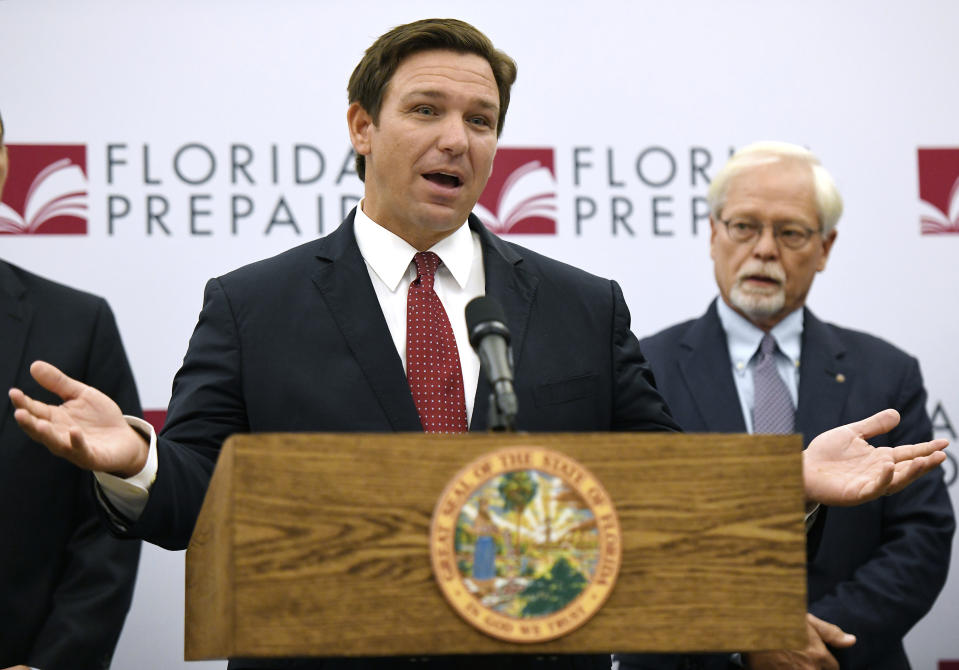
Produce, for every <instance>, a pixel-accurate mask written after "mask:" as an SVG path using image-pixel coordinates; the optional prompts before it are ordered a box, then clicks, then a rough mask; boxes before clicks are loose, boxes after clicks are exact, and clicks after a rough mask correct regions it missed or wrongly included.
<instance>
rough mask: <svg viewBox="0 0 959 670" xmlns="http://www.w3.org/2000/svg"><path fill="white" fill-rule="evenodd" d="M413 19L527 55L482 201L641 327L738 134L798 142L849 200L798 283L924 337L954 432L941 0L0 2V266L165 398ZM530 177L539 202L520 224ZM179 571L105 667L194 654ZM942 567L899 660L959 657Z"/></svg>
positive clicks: (947, 59) (694, 309) (330, 161)
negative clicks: (207, 316) (117, 339)
mask: <svg viewBox="0 0 959 670" xmlns="http://www.w3.org/2000/svg"><path fill="white" fill-rule="evenodd" d="M428 16H454V17H457V18H462V19H465V20H467V21H470V22H472V23H474V24H475V25H476V26H478V27H479V28H480V29H481V30H483V31H485V32H486V33H487V34H488V35H489V36H490V37H491V38H492V39H493V41H494V43H495V44H497V46H499V47H500V48H502V49H504V50H505V51H506V52H507V53H509V54H510V55H512V56H513V57H514V58H515V59H516V60H517V62H518V64H519V79H518V81H517V83H516V86H515V88H514V90H513V102H512V104H511V107H510V110H509V116H508V118H507V122H506V126H505V132H504V133H503V135H502V138H501V141H500V152H499V155H498V156H497V166H496V171H495V174H494V179H493V181H491V184H490V187H489V188H488V189H487V192H486V194H484V197H483V199H482V200H481V204H482V205H484V206H485V208H486V209H487V210H489V215H490V219H491V220H492V221H495V225H497V226H499V227H500V228H501V229H503V230H506V232H505V233H504V234H505V235H507V236H509V239H511V240H514V241H516V242H518V243H520V244H523V245H526V246H529V247H532V248H534V249H536V250H538V251H541V252H543V253H545V254H547V255H551V256H554V257H557V258H560V259H563V260H565V261H568V262H570V263H572V264H575V265H578V266H581V267H583V268H585V269H587V270H589V271H591V272H594V273H596V274H599V275H602V276H606V277H612V278H615V279H617V280H618V281H619V282H620V283H621V284H622V286H623V289H624V291H625V293H626V297H627V300H628V301H629V306H630V309H631V311H632V314H633V328H634V330H635V332H636V333H637V334H638V335H645V334H650V333H653V332H655V331H657V330H659V329H661V328H663V327H664V326H666V325H669V324H671V323H674V322H676V321H678V320H681V319H686V318H689V317H691V316H695V315H698V314H700V313H701V312H702V311H703V310H704V309H705V308H706V305H707V303H708V302H709V300H710V299H711V298H712V297H713V296H714V295H715V293H716V291H715V284H714V281H713V277H712V267H711V262H710V259H709V255H708V229H709V227H708V220H707V213H706V206H705V202H704V195H705V192H706V189H707V186H708V181H709V178H710V177H711V176H712V175H713V174H714V173H715V170H716V169H717V167H718V166H719V165H720V164H721V163H722V162H723V160H724V158H725V157H726V156H728V154H729V152H730V151H731V150H732V149H733V148H734V147H737V146H742V145H743V144H746V143H748V142H750V141H753V140H757V139H782V140H788V141H792V142H796V143H800V144H804V145H806V146H808V147H810V148H811V149H813V151H815V152H816V153H817V154H818V155H819V156H820V157H821V158H822V160H823V162H824V163H825V165H826V166H827V167H828V168H829V169H830V170H831V171H832V173H833V174H834V175H835V177H836V180H837V182H838V183H839V186H840V189H841V190H842V193H843V196H844V198H845V200H846V213H845V215H844V217H843V219H842V220H841V221H840V223H839V227H838V230H839V237H838V241H837V244H836V246H835V248H834V251H833V255H832V258H831V259H830V263H829V267H828V268H827V270H826V271H825V272H824V273H823V274H821V275H820V276H819V277H818V278H817V279H816V283H815V286H814V289H813V291H812V293H811V295H810V299H809V304H810V306H811V307H812V308H813V309H814V310H815V311H816V312H817V313H818V315H819V316H820V317H822V318H825V319H826V320H830V321H835V322H838V323H841V324H843V325H846V326H849V327H853V328H857V329H861V330H866V331H869V332H872V333H875V334H877V335H880V336H882V337H884V338H886V339H888V340H890V341H892V342H894V343H896V344H897V345H899V346H900V347H901V348H903V349H905V350H907V351H909V352H911V353H912V354H914V355H916V356H918V357H919V359H920V361H921V363H922V365H923V371H924V374H925V379H926V385H927V389H928V391H929V411H930V413H931V414H932V415H933V420H934V423H935V426H936V431H937V434H938V435H939V436H943V437H950V438H953V439H956V438H957V434H956V433H957V431H959V359H957V356H956V354H955V352H956V346H957V342H959V300H957V298H956V287H957V286H959V264H957V258H959V193H957V190H959V189H957V185H959V181H957V179H959V122H957V119H959V87H957V86H956V85H955V83H956V67H957V64H959V40H957V36H956V35H957V33H956V30H957V27H959V3H954V2H946V1H933V0H911V1H909V2H906V1H901V2H900V1H894V2H884V3H872V2H865V1H855V2H853V1H849V2H835V1H828V0H813V1H806V2H798V1H796V2H791V1H790V2H776V3H765V2H758V0H757V1H756V2H746V1H739V2H722V3H718V2H710V1H708V0H699V1H688V2H669V3H667V2H640V1H637V2H611V1H606V0H597V1H595V2H589V3H569V4H566V3H562V2H556V1H555V0H553V1H552V2H500V1H492V2H485V3H475V2H468V3H467V2H457V1H447V2H442V3H441V2H433V1H426V0H424V1H422V2H412V1H410V2H403V3H400V2H392V1H391V2H381V1H379V0H368V1H367V2H366V3H362V4H356V3H355V2H353V3H347V2H313V1H306V0H286V1H283V2H270V3H268V2H253V1H252V0H250V1H243V0H232V1H227V0H206V1H205V2H190V1H187V0H167V1H166V2H163V3H138V2H128V1H126V0H115V1H108V0H87V1H86V2H69V1H67V0H63V1H61V2H55V1H49V0H29V1H28V0H0V35H2V39H0V111H2V114H3V118H4V121H5V125H6V128H7V142H8V144H10V145H12V146H11V147H10V150H11V179H10V183H9V185H8V193H7V194H5V197H4V199H5V201H6V202H7V204H8V205H9V206H10V207H11V208H12V209H14V210H15V211H16V212H17V213H18V215H19V216H16V217H10V218H11V219H12V223H11V222H8V224H7V225H8V228H9V229H11V230H13V231H14V232H15V233H24V234H10V235H2V236H0V257H3V258H5V259H7V260H9V261H10V262H13V263H16V264H18V265H22V266H23V267H25V268H27V269H30V270H32V271H34V272H37V273H39V274H42V275H45V276H48V277H50V278H52V279H56V280H59V281H62V282H64V283H67V284H70V285H73V286H76V287H78V288H82V289H85V290H88V291H91V292H94V293H97V294H100V295H103V296H105V297H106V298H107V299H108V300H109V302H110V304H111V305H112V307H113V309H114V311H115V312H116V315H117V318H118V321H119V324H120V329H121V332H122V335H123V339H124V342H125V344H126V348H127V352H128V355H129V357H130V360H131V362H132V365H133V369H134V372H135V374H136V380H137V384H138V386H139V390H140V395H141V398H142V400H143V405H144V407H145V408H147V409H151V410H157V411H162V410H163V409H164V408H165V407H166V404H167V401H168V399H169V392H170V382H171V380H172V377H173V374H174V372H175V371H176V369H177V367H178V366H179V363H180V360H181V358H182V356H183V353H184V351H185V348H186V344H187V340H188V339H189V336H190V333H191V332H192V329H193V326H194V323H195V321H196V317H197V314H198V312H199V309H200V304H201V294H202V288H203V285H204V282H205V281H206V279H208V278H209V277H211V276H215V275H218V274H221V273H223V272H226V271H228V270H230V269H232V268H235V267H237V266H239V265H242V264H245V263H248V262H250V261H253V260H256V259H260V258H263V257H266V256H269V255H272V254H275V253H277V252H279V251H282V250H284V249H286V248H288V247H291V246H293V245H296V244H300V243H302V242H305V241H307V240H309V239H311V238H314V237H316V236H318V235H322V234H325V233H328V232H329V231H331V230H333V229H334V228H335V227H336V226H337V225H338V223H339V221H340V219H341V217H342V216H343V214H344V213H345V212H346V211H348V210H349V209H350V208H351V207H352V206H353V204H354V203H355V202H356V200H357V199H358V198H359V196H360V195H361V194H362V185H361V182H360V181H359V179H357V177H356V175H355V173H354V172H353V168H352V160H351V158H352V156H351V152H350V145H349V142H348V137H347V132H346V121H345V111H346V82H347V79H348V77H349V75H350V72H351V71H352V69H353V67H354V65H355V64H356V62H357V61H358V60H359V58H360V56H361V55H362V52H363V50H364V49H365V48H366V47H367V46H368V45H369V44H370V43H371V42H372V40H373V39H375V37H376V36H378V35H380V34H381V33H383V32H384V31H385V30H387V29H389V28H390V27H392V26H394V25H397V24H399V23H405V22H408V21H410V20H414V19H417V18H424V17H428ZM39 145H45V146H39ZM926 150H935V151H926ZM62 159H68V161H69V162H67V163H57V161H60V160H62ZM534 160H537V161H540V163H541V165H542V169H540V170H537V171H533V172H530V173H529V174H528V175H526V176H525V177H524V178H523V179H520V180H511V183H513V185H512V187H511V189H506V188H504V186H503V184H504V181H505V177H506V176H507V175H508V174H509V173H510V172H511V171H512V170H514V169H515V168H517V167H519V166H521V165H524V164H527V163H529V162H530V161H534ZM51 165H59V166H60V167H61V168H62V169H56V168H52V169H51V170H49V171H48V173H47V174H46V175H44V176H43V177H42V178H40V179H38V180H37V182H36V184H35V188H33V189H32V190H30V188H29V187H30V186H31V185H32V184H33V182H34V179H35V178H36V177H37V176H38V175H39V173H40V171H41V170H42V169H43V168H45V167H47V166H51ZM71 165H75V166H79V168H73V167H70V166H71ZM28 175H29V176H28ZM28 190H29V191H30V193H29V197H28ZM504 191H505V192H504ZM71 192H81V193H85V194H86V195H85V196H80V197H77V198H67V199H66V200H65V201H64V200H60V201H58V203H59V205H61V206H64V207H66V209H65V210H63V209H61V210H59V212H60V213H61V214H63V213H64V212H66V213H70V212H71V211H72V212H73V213H74V214H77V215H78V216H77V217H73V218H66V219H64V218H63V217H62V216H61V217H59V218H57V217H53V218H51V207H50V205H51V203H52V202H53V201H54V199H55V198H56V197H57V196H59V195H63V194H65V193H71ZM540 193H554V194H555V195H554V196H553V197H552V198H551V200H550V201H549V202H550V203H551V204H552V205H553V206H554V209H553V210H552V213H550V212H547V216H545V217H541V218H538V219H536V218H533V219H530V218H529V216H528V212H525V211H524V210H523V207H522V206H521V201H522V200H523V198H525V197H526V196H528V195H536V194H540ZM84 206H86V209H84ZM957 441H959V440H957ZM954 450H955V449H954ZM955 464H956V459H955V457H954V456H953V457H951V460H950V462H949V464H948V467H947V473H946V474H947V477H948V478H949V480H950V481H952V482H953V485H952V486H951V492H952V495H953V498H954V499H956V498H959V495H957V494H959V487H957V486H956V485H955V480H956V465H955ZM954 504H955V502H954ZM954 553H955V552H954ZM182 563H183V555H182V553H168V552H165V551H163V550H159V549H156V548H154V547H149V546H148V547H147V548H146V550H145V553H144V556H143V562H142V567H141V571H140V576H139V582H138V584H137V591H136V596H135V600H134V603H133V609H132V611H131V613H130V617H129V619H128V622H127V627H126V629H125V631H124V634H123V636H122V638H121V641H120V646H119V649H118V652H117V657H116V661H115V667H117V668H123V669H125V668H138V669H151V668H153V669H156V670H161V669H162V670H170V669H171V668H178V667H187V665H186V664H185V663H184V662H183V661H182V655H183V654H182V649H183V647H182V641H183V630H182V628H183V615H182V612H183V600H182V599H183V596H182V591H183V567H182ZM957 563H959V561H957V560H956V559H955V558H954V559H953V565H952V568H953V571H952V572H953V574H952V576H951V579H950V581H949V583H948V584H947V585H946V588H945V590H944V592H943V593H942V595H941V596H940V598H939V600H938V602H937V603H936V605H935V607H934V608H933V610H932V612H931V613H930V614H929V615H928V616H927V617H926V618H925V619H924V620H923V621H922V622H920V623H919V624H918V625H917V626H916V628H915V629H914V630H913V632H912V633H910V635H909V636H908V638H907V648H908V651H909V653H910V656H911V658H912V660H913V663H914V667H916V668H922V669H927V670H933V669H934V668H936V666H937V663H938V661H939V660H940V659H959V642H957V637H956V632H957V623H956V622H957V621H959V565H957ZM224 665H225V664H224V663H222V662H209V663H203V664H199V665H198V664H190V666H189V667H202V666H206V667H211V668H216V667H220V668H222V667H224Z"/></svg>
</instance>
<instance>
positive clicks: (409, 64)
mask: <svg viewBox="0 0 959 670" xmlns="http://www.w3.org/2000/svg"><path fill="white" fill-rule="evenodd" d="M515 77H516V66H515V64H514V63H513V61H512V59H510V58H509V57H508V56H506V54H504V53H502V52H500V51H498V50H496V49H495V48H494V47H493V45H492V44H491V43H490V41H489V39H488V38H487V37H486V36H485V35H483V34H482V33H480V32H479V31H477V30H476V29H475V28H473V27H472V26H470V25H468V24H465V23H463V22H461V21H455V20H425V21H418V22H416V23H412V24H408V25H404V26H399V27H397V28H395V29H393V30H391V31H389V32H388V33H386V34H385V35H383V36H382V37H380V38H379V39H378V40H377V41H376V42H375V43H374V44H373V45H372V46H371V47H370V48H369V49H368V50H367V51H366V54H365V55H364V57H363V59H362V60H361V62H360V64H359V65H358V66H357V67H356V69H355V70H354V72H353V75H352V77H351V78H350V83H349V88H348V90H349V96H350V106H349V109H348V111H347V122H348V127H349V133H350V139H351V141H352V143H353V147H354V148H355V150H356V154H357V169H358V173H359V175H360V177H361V178H362V179H363V180H364V183H365V196H364V199H363V200H362V201H361V203H360V205H359V206H358V207H357V208H356V209H355V210H354V211H353V213H352V214H351V215H350V216H349V217H347V219H346V220H345V221H344V222H343V223H342V224H341V225H340V227H339V228H338V229H337V230H336V231H335V232H333V233H332V234H330V235H329V236H327V237H326V238H323V239H321V240H317V241H314V242H310V243H307V244H305V245H303V246H300V247H297V248H294V249H292V250H290V251H288V252H286V253H284V254H281V255H279V256H277V257H275V258H271V259H268V260H265V261H261V262H259V263H254V264H253V265H250V266H247V267H245V268H241V269H239V270H237V271H235V272H232V273H230V274H228V275H225V276H223V277H220V278H218V279H214V280H212V281H211V282H210V283H209V284H208V285H207V289H206V297H205V301H204V306H203V311H202V313H201V314H200V319H199V323H198V324H197V327H196V330H195V332H194V334H193V338H192V339H191V341H190V347H189V350H188V351H187V354H186V357H185V359H184V363H183V367H182V368H181V369H180V371H179V372H178V373H177V376H176V379H175V380H174V387H173V396H172V399H171V402H170V407H169V413H168V417H167V424H166V426H165V428H164V430H163V434H162V435H161V436H160V437H159V439H152V436H150V438H149V439H147V440H145V439H144V437H143V436H141V435H140V434H138V433H137V431H135V430H133V429H131V427H130V426H129V425H128V424H127V423H126V422H125V421H124V420H123V418H122V416H121V415H120V413H119V411H118V410H117V409H116V408H115V407H112V406H111V404H110V403H108V402H106V401H105V399H104V398H102V396H100V395H98V394H97V393H96V392H95V390H93V389H91V388H89V387H87V386H83V385H80V384H78V383H76V382H74V381H72V380H69V379H67V378H65V377H63V376H62V375H60V373H59V372H58V371H56V370H55V369H53V368H51V367H50V366H48V365H46V364H44V363H36V364H35V367H34V370H33V371H34V374H35V375H36V376H37V377H38V378H39V379H40V380H41V383H42V384H43V385H44V386H46V387H48V388H51V389H54V390H56V392H58V393H59V394H60V395H61V397H62V398H64V400H66V402H65V403H64V404H63V405H61V406H59V407H53V406H49V405H43V404H41V403H35V402H32V401H31V400H30V399H29V398H27V397H26V396H24V395H23V394H22V393H20V392H19V391H17V390H12V391H11V397H12V398H13V401H14V404H15V405H16V406H17V407H18V410H17V412H16V417H17V420H18V421H19V422H20V425H21V426H23V428H24V429H25V430H26V431H27V432H29V433H30V434H31V435H34V436H36V437H38V438H40V439H42V440H43V441H44V442H45V443H46V444H47V446H48V447H49V448H50V449H51V450H53V451H54V452H55V453H57V454H60V455H62V456H64V457H65V458H68V459H70V460H72V461H73V462H75V463H78V464H80V465H82V466H83V467H86V468H89V469H91V470H97V471H101V472H113V473H118V474H121V475H123V476H124V477H128V478H132V480H131V481H127V480H119V481H112V480H114V479H116V478H112V477H110V476H109V475H102V474H98V475H97V477H98V479H99V480H100V483H101V486H103V488H104V489H105V490H107V491H108V493H107V496H109V497H110V500H111V505H112V507H113V508H114V509H113V510H112V517H113V519H114V522H115V523H116V524H117V525H118V526H120V527H121V528H123V529H124V531H125V532H126V533H128V534H130V535H133V536H137V537H143V538H146V539H148V540H150V541H152V542H155V543H157V544H160V545H162V546H165V547H170V548H182V547H185V546H186V544H187V542H188V540H189V538H190V533H191V531H192V529H193V525H194V523H195V521H196V518H197V514H198V512H199V509H200V504H201V502H202V499H203V494H204V493H205V491H206V488H207V485H208V482H209V478H210V474H211V472H212V470H213V466H214V465H215V463H216V458H217V455H218V452H219V449H220V445H221V443H222V442H223V440H224V439H225V438H226V437H227V436H228V435H230V434H231V433H236V432H248V431H255V432H263V431H330V432H344V431H368V432H385V431H421V430H427V431H460V430H466V429H467V427H469V428H470V429H473V430H483V429H485V428H486V415H487V398H488V394H489V385H488V384H487V383H486V381H485V380H483V379H481V378H480V375H479V361H478V358H477V356H476V355H475V354H474V353H473V351H472V349H471V348H470V346H469V344H468V340H467V333H466V328H465V324H464V323H463V317H462V314H463V309H464V307H465V305H466V303H467V302H468V301H469V300H470V299H471V298H474V297H476V296H479V295H484V294H485V295H487V296H490V297H492V298H495V299H496V300H497V301H499V302H500V303H501V304H502V306H503V309H504V311H505V314H506V322H507V325H508V327H509V329H510V330H511V332H512V336H513V353H514V357H515V367H516V380H517V381H516V392H517V396H518V399H519V406H520V408H521V409H520V413H519V418H518V420H517V428H519V429H521V430H527V431H629V430H677V426H676V423H675V422H674V421H673V420H672V418H671V417H670V415H669V412H668V410H667V408H666V406H665V403H664V402H663V401H662V398H661V397H660V395H659V393H658V392H657V391H656V389H655V388H654V387H653V385H652V377H651V375H650V372H649V368H648V366H647V365H646V362H645V361H644V360H643V358H642V356H641V355H640V353H639V347H638V342H637V341H636V338H635V337H634V336H633V335H632V333H631V332H630V330H629V314H628V311H627V309H626V304H625V302H624V300H623V297H622V294H621V292H620V289H619V287H618V286H617V285H616V283H615V282H611V281H608V280H605V279H600V278H598V277H594V276H591V275H588V274H586V273H584V272H582V271H580V270H577V269H575V268H572V267H569V266H567V265H563V264H561V263H558V262H556V261H552V260H550V259H548V258H545V257H543V256H540V255H539V254H536V253H533V252H531V251H528V250H526V249H523V248H521V247H518V246H516V245H513V244H508V243H505V242H503V241H501V240H499V239H497V238H496V237H495V236H493V235H492V234H490V233H489V232H487V231H486V230H485V229H484V228H483V226H482V225H481V224H480V223H479V221H478V220H477V219H476V218H475V217H474V216H472V215H471V214H470V212H471V210H472V208H473V206H474V205H475V204H476V201H477V199H478V198H479V195H480V193H481V192H482V190H483V187H484V186H485V184H486V181H487V179H488V177H489V174H490V171H491V168H492V164H493V156H494V154H495V151H496V143H497V137H498V135H499V133H500V132H501V131H502V128H503V122H504V120H505V117H506V109H507V106H508V104H509V94H510V87H511V85H512V83H513V81H514V79H515ZM424 354H431V355H424ZM887 421H895V418H894V417H893V416H892V415H891V414H885V415H882V416H880V417H874V418H873V420H872V422H871V423H870V424H869V425H868V426H864V427H863V430H865V431H866V432H871V431H872V430H874V429H875V428H876V427H877V426H878V425H879V424H884V423H885V422H887ZM840 433H841V434H834V435H833V437H832V439H826V440H825V441H824V443H823V447H824V448H823V449H822V450H814V452H815V453H817V454H820V455H825V456H826V460H830V458H829V456H828V454H835V453H836V452H837V451H844V450H846V449H848V448H851V449H852V450H853V451H855V452H856V453H857V454H858V456H859V457H861V459H862V460H861V461H860V462H865V461H868V462H870V463H871V464H872V466H874V468H876V469H870V468H869V467H866V468H865V470H866V472H867V474H866V478H867V479H868V480H869V481H868V483H867V489H868V491H869V492H870V495H880V494H881V493H882V491H884V490H886V489H887V487H890V486H891V487H893V488H897V487H899V486H903V485H905V484H906V483H908V481H909V480H911V479H912V478H913V477H915V476H917V475H918V474H919V473H920V472H921V471H923V470H924V469H926V468H928V467H933V466H935V465H936V464H937V463H938V462H940V461H941V459H942V458H943V457H944V454H941V453H938V452H937V451H936V450H937V449H939V448H941V447H942V445H943V443H928V444H927V445H918V446H917V447H915V448H912V447H907V448H906V449H905V450H904V451H898V452H892V451H889V452H880V451H878V450H872V449H868V448H866V445H865V443H864V442H862V440H860V439H858V438H855V436H853V435H851V434H847V433H846V432H843V431H840ZM147 442H149V443H150V444H149V448H148V445H147ZM923 454H927V455H923ZM913 455H917V456H919V458H918V459H912V458H910V457H911V456H913ZM876 459H878V460H876ZM897 459H898V460H901V462H899V463H894V461H896V460H897ZM880 461H883V462H880ZM869 472H871V473H872V475H874V474H876V473H879V475H880V476H879V477H878V478H876V477H873V476H871V475H870V474H868V473H869ZM837 481H838V484H839V485H838V486H832V485H833V484H836V483H837ZM844 481H845V478H844V477H842V476H840V477H838V478H834V477H827V478H825V484H826V485H825V487H824V488H823V489H822V490H821V492H822V493H824V494H826V495H827V496H828V495H830V492H833V493H835V492H836V491H840V492H844V491H847V489H846V488H845V487H844V483H843V482H844ZM124 488H126V489H132V490H133V491H132V492H131V493H130V494H129V495H117V494H116V493H110V492H109V491H111V490H112V491H116V492H121V493H122V491H123V489H124ZM854 488H855V487H854ZM137 490H139V493H138V492H137ZM147 491H149V493H147ZM840 495H842V493H840ZM384 616H402V612H395V613H384ZM385 625H388V622H387V623H386V624H385ZM547 660H548V659H547ZM595 660H596V659H592V660H589V659H562V658H561V659H558V660H557V663H560V664H565V665H566V666H567V667H571V666H573V665H575V664H579V663H587V664H588V663H590V662H593V661H595ZM498 662H499V661H498ZM502 662H503V663H505V662H506V661H505V660H503V661H502ZM524 662H525V663H527V664H538V663H541V662H544V661H542V660H540V661H537V660H536V659H534V658H528V659H525V661H524ZM599 662H600V663H603V662H605V663H606V664H608V662H609V657H608V656H607V657H605V659H602V658H600V659H599ZM462 663H463V661H458V662H455V663H453V662H451V663H450V665H455V666H456V667H462ZM443 665H444V662H443V661H440V660H437V661H434V667H441V666H443ZM404 667H405V666H404Z"/></svg>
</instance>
